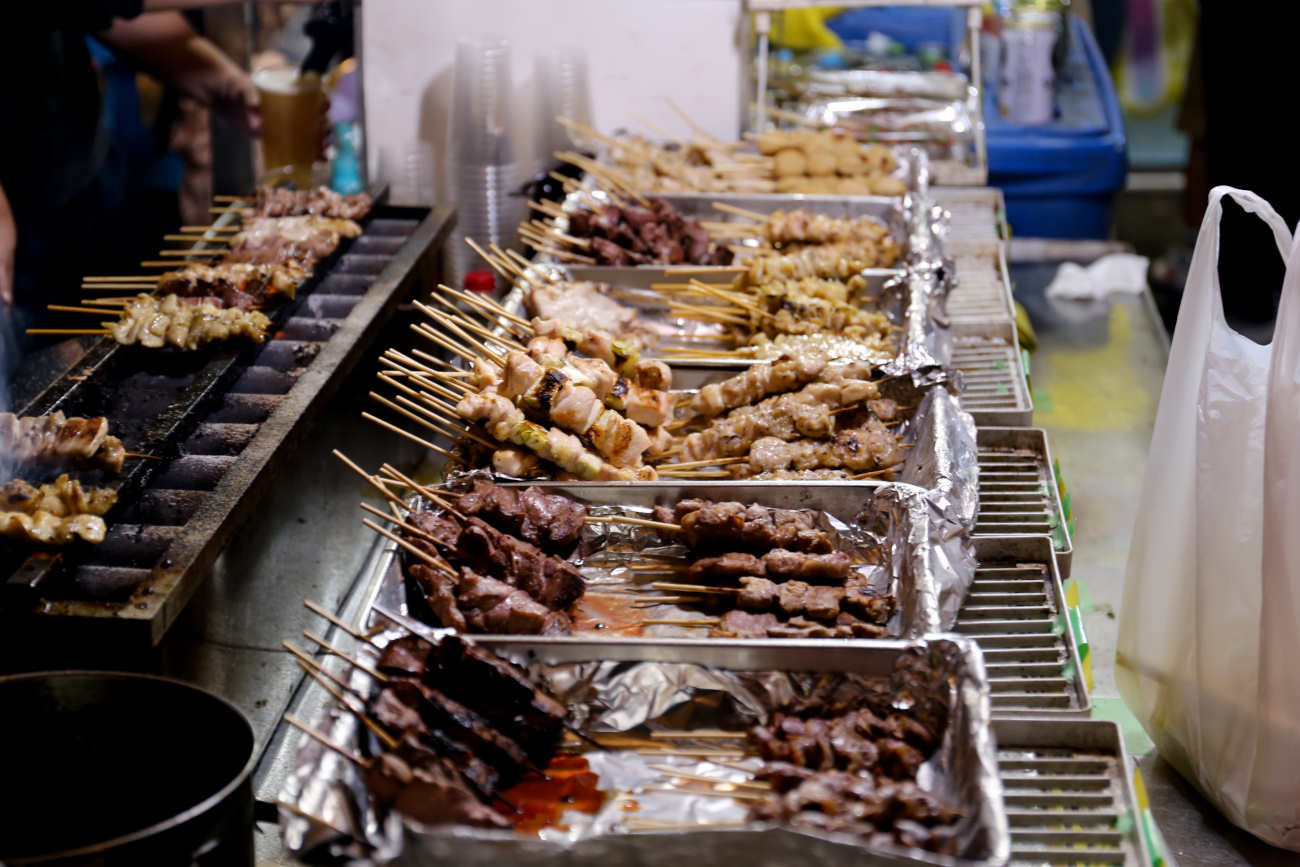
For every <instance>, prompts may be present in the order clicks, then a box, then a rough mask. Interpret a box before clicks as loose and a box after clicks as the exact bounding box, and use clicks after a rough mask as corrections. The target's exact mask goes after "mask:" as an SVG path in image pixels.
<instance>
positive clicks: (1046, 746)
mask: <svg viewBox="0 0 1300 867" xmlns="http://www.w3.org/2000/svg"><path fill="white" fill-rule="evenodd" d="M993 732H994V735H995V737H996V738H997V742H998V770H999V774H1000V776H1001V777H1002V792H1003V800H1004V801H1005V803H1006V807H1007V819H1008V821H1009V823H1010V826H1011V861H1012V863H1013V864H1025V865H1031V864H1032V865H1041V864H1097V865H1101V864H1123V865H1126V867H1150V865H1151V854H1150V851H1149V850H1148V849H1147V846H1146V844H1145V842H1144V841H1143V836H1142V831H1141V827H1142V819H1141V816H1140V815H1139V812H1140V811H1139V808H1138V802H1137V798H1136V797H1134V794H1133V785H1132V770H1131V768H1130V766H1129V762H1128V754H1127V752H1126V751H1125V749H1124V741H1123V738H1122V737H1121V736H1120V729H1119V726H1118V725H1116V724H1115V723H1113V722H1109V721H1107V720H1044V719H1033V720H1029V719H999V720H994V722H993Z"/></svg>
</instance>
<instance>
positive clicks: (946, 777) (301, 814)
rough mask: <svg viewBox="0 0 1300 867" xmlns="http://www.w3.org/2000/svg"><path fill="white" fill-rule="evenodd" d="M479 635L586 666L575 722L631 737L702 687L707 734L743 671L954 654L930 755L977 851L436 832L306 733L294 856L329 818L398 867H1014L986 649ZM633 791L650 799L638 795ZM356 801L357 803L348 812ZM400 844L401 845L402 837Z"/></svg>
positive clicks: (946, 642) (750, 679) (712, 834)
mask: <svg viewBox="0 0 1300 867" xmlns="http://www.w3.org/2000/svg"><path fill="white" fill-rule="evenodd" d="M409 628H410V629H411V631H414V632H417V633H419V634H424V635H425V636H426V637H429V638H431V639H436V636H432V635H430V634H429V633H428V632H427V630H425V629H423V628H421V627H420V625H419V624H409ZM392 634H396V633H395V632H394V633H392ZM476 641H478V643H482V644H489V645H490V646H492V647H494V648H495V649H497V650H498V651H501V652H506V653H507V654H508V655H511V656H513V657H515V658H517V659H519V660H520V661H524V662H529V663H534V664H535V666H536V667H534V668H533V671H534V672H536V673H538V674H539V675H541V676H542V677H543V678H544V679H545V680H547V681H548V682H549V683H550V684H551V685H552V686H555V685H556V684H562V683H564V682H566V680H568V681H570V682H571V681H572V679H573V678H574V677H576V676H577V673H578V671H577V668H578V667H581V671H582V672H583V675H584V678H590V677H595V678H596V680H595V681H593V682H594V683H595V684H596V688H595V693H594V695H592V693H591V689H590V687H586V686H584V687H583V688H582V693H583V694H584V695H585V696H586V697H585V699H584V698H583V697H581V696H574V697H572V698H570V697H566V696H563V695H561V698H562V700H565V702H566V704H568V706H569V707H570V709H571V711H570V712H571V716H573V717H575V718H578V717H586V718H590V719H598V720H603V721H604V724H598V725H597V726H595V727H594V728H592V729H591V731H593V732H594V731H598V730H599V731H632V730H635V729H637V728H639V727H640V726H641V725H642V724H643V723H644V722H650V721H653V720H656V719H659V718H660V717H662V716H663V715H664V713H665V712H666V711H669V710H672V711H673V712H674V717H673V719H674V722H673V723H672V724H671V727H674V728H678V727H681V726H680V725H678V724H677V722H676V720H677V719H681V718H682V717H681V716H680V711H681V710H682V706H683V705H684V704H685V703H690V702H693V701H694V693H695V691H696V690H697V689H700V690H703V692H702V694H703V695H706V696H708V698H707V701H706V702H705V704H704V705H701V706H700V709H701V711H702V713H700V714H697V715H693V716H696V717H697V719H693V720H690V721H689V722H687V724H686V726H685V727H686V728H688V729H689V728H694V727H696V726H701V727H707V723H706V722H704V719H703V718H706V717H707V715H708V713H709V712H708V711H707V710H706V709H704V708H705V707H706V706H713V705H714V704H715V702H716V700H717V699H716V697H717V692H716V690H718V689H720V688H721V689H724V690H725V689H728V688H729V687H728V684H731V683H735V684H737V685H739V684H740V683H741V680H738V679H737V677H736V675H737V674H739V675H740V677H741V678H744V679H745V682H746V683H757V682H758V681H755V680H754V678H755V677H764V676H763V675H761V674H758V675H745V674H743V673H745V672H757V673H761V672H768V671H773V672H842V673H855V674H868V675H879V674H887V673H889V672H891V671H892V670H893V667H894V664H895V661H896V660H897V659H898V658H899V656H900V655H902V654H904V653H916V652H921V653H926V654H930V655H931V656H932V657H933V656H934V654H936V653H938V654H945V653H948V652H951V653H952V655H951V656H947V657H946V658H947V659H948V660H950V661H948V662H943V663H941V664H943V665H945V666H948V665H950V666H951V668H950V669H947V670H949V671H950V674H949V676H948V677H946V678H942V679H941V682H943V683H945V684H949V686H948V688H947V694H946V695H942V694H927V695H930V696H931V697H932V698H936V699H938V700H941V701H944V702H945V703H947V704H948V706H949V708H950V711H949V719H948V727H947V731H946V732H945V734H944V740H943V743H942V745H941V746H940V748H939V751H938V752H937V753H936V755H935V756H934V757H932V758H931V759H930V760H929V766H930V767H932V768H933V769H934V771H935V773H936V775H937V777H936V779H935V780H934V781H933V783H932V784H931V785H933V786H941V787H943V788H945V789H946V790H947V792H948V795H949V797H950V798H952V799H954V800H956V801H957V802H958V803H959V805H960V806H961V807H962V808H963V809H964V810H965V811H966V814H967V816H968V819H967V820H966V824H965V826H964V833H963V837H964V838H965V840H966V841H967V845H968V847H969V848H968V852H969V854H970V856H971V857H967V858H953V857H948V856H941V855H936V854H933V853H929V852H924V851H921V850H915V849H904V848H901V847H897V846H894V845H889V846H881V847H873V848H867V847H865V846H864V845H863V844H862V841H861V840H860V839H857V838H850V837H845V836H842V835H835V834H813V833H807V832H796V831H792V830H790V829H788V828H785V827H774V826H770V825H757V824H755V825H744V826H741V827H730V828H725V829H713V830H708V829H701V830H689V831H688V830H681V829H673V830H672V831H671V832H669V831H646V830H634V831H628V830H625V829H626V825H625V824H624V823H619V824H618V825H614V826H611V827H609V830H608V832H606V833H603V834H594V835H588V836H579V837H578V838H577V839H576V840H573V839H571V840H568V841H564V842H561V841H558V840H540V839H537V838H531V837H523V836H521V835H516V834H514V833H510V832H504V833H503V832H490V831H481V830H478V829H473V828H467V827H458V826H450V827H444V828H425V827H420V826H418V825H416V824H415V823H410V822H408V823H404V826H403V827H402V828H401V829H400V830H398V829H396V828H395V827H394V823H393V822H391V821H388V822H385V821H383V820H382V818H380V817H377V816H376V815H375V814H374V811H373V809H371V808H370V807H368V806H367V802H368V798H367V797H366V794H365V792H364V790H363V788H362V787H361V786H360V784H359V781H358V779H357V775H356V772H355V769H354V768H352V767H351V766H350V765H348V764H347V763H345V762H340V761H337V760H336V758H337V757H335V756H332V755H331V754H328V753H323V752H322V750H321V749H320V748H319V747H318V746H317V745H315V743H314V742H312V741H309V740H307V739H305V737H304V738H301V739H298V758H297V762H296V766H297V767H296V770H295V771H294V773H292V774H291V775H290V776H289V778H288V780H287V782H286V784H285V787H284V789H283V790H282V792H281V795H280V802H281V804H282V806H283V811H282V821H283V824H284V826H285V835H286V841H287V843H288V846H289V848H290V849H291V850H293V851H295V852H298V853H301V852H302V850H303V849H304V848H306V847H307V845H308V844H309V842H310V841H311V840H313V839H325V838H326V837H327V836H329V835H322V834H321V833H320V831H321V829H322V825H323V823H324V822H329V823H330V824H331V825H333V826H334V827H335V828H338V829H339V830H340V831H342V832H344V833H346V831H345V829H348V828H350V829H351V830H352V831H353V832H354V833H353V837H354V838H356V839H360V838H361V836H363V835H364V836H365V838H366V840H367V842H369V843H370V844H372V845H377V844H385V843H386V844H387V845H386V846H385V847H384V855H385V857H384V858H382V859H377V860H388V857H395V858H396V860H395V861H393V862H392V863H397V864H428V863H443V862H444V861H445V862H446V863H456V864H461V865H479V864H483V865H489V864H502V863H510V864H559V863H563V864H568V865H587V864H592V865H597V864H598V865H602V867H603V865H608V864H638V865H676V864H678V863H680V862H681V860H682V859H683V858H690V859H692V860H694V861H702V862H704V863H724V862H727V863H729V862H731V861H733V860H736V859H752V860H755V861H756V862H757V863H769V864H785V863H795V862H796V861H797V862H798V863H810V864H827V865H831V864H834V865H839V864H845V865H850V864H862V863H864V862H863V858H864V856H866V857H869V858H870V861H869V863H871V864H885V865H914V864H934V865H947V867H963V865H969V867H974V865H990V867H991V865H1001V864H1005V863H1006V862H1007V857H1008V852H1009V833H1008V827H1007V823H1006V818H1005V816H1004V814H1003V807H1002V793H1001V787H1000V784H999V781H998V778H997V766H996V762H995V747H994V745H993V742H992V739H991V737H990V729H989V714H988V703H987V691H986V689H985V686H984V675H983V664H982V660H981V657H980V653H979V650H978V648H977V647H976V646H975V645H974V644H973V643H971V642H969V641H967V640H965V639H962V638H960V637H957V636H932V637H930V638H928V639H923V640H917V641H911V642H901V641H893V642H871V643H865V642H849V643H845V644H840V645H835V646H828V645H826V644H824V643H818V642H761V641H755V642H750V641H732V642H714V641H710V642H702V641H692V640H678V641H644V640H641V641H638V640H622V641H603V642H593V641H583V640H573V639H550V640H542V641H539V640H535V639H533V640H517V639H503V640H492V641H490V642H488V641H482V640H478V639H476ZM611 663H621V664H618V665H612V664H611ZM592 664H595V665H594V666H593V665H592ZM597 666H598V667H597ZM643 672H644V674H643ZM352 680H353V683H354V685H356V686H358V687H359V688H360V689H361V690H363V691H365V690H367V689H369V688H370V686H371V684H370V682H369V679H368V678H367V677H365V675H363V674H360V673H354V674H353V678H352ZM767 680H768V681H769V682H771V683H773V684H778V683H785V682H786V680H785V678H775V679H773V678H770V677H769V678H767ZM643 681H644V682H645V683H654V684H656V685H657V686H658V688H650V689H649V690H647V689H632V688H630V684H631V683H633V682H643ZM586 682H588V681H587V680H585V679H584V683H586ZM694 684H700V685H699V686H696V685H694ZM787 688H788V687H787ZM309 689H312V690H318V689H319V687H318V686H316V685H314V684H313V685H311V686H309ZM924 697H925V696H918V697H917V698H918V699H923V698H924ZM661 699H662V700H661ZM755 710H758V709H757V708H755ZM612 712H617V717H613V713H612ZM758 712H759V713H761V712H762V711H761V710H759V711H758ZM689 716H692V715H688V718H689ZM317 728H318V729H324V730H327V731H329V732H330V736H331V737H332V738H333V739H334V740H335V741H338V742H342V743H345V744H347V743H355V742H356V739H357V728H358V727H357V725H356V723H355V721H354V720H353V719H352V717H351V716H349V715H347V714H342V713H339V712H338V711H334V712H333V713H331V714H329V715H328V716H327V719H326V720H324V721H323V722H318V724H317ZM631 794H634V795H637V796H638V797H642V798H644V797H645V796H642V795H640V794H639V793H638V792H632V793H631ZM349 806H351V807H352V810H351V811H350V812H349V810H348V807H349ZM610 808H612V805H610ZM309 817H316V818H315V819H312V818H309ZM362 817H364V818H363V822H364V823H363V824H358V822H357V819H358V818H362ZM598 820H599V814H598V817H597V821H598ZM335 822H337V824H334V823H335ZM335 836H337V835H335ZM395 837H400V842H399V841H398V840H397V839H394V838H395ZM398 849H400V854H399V853H398Z"/></svg>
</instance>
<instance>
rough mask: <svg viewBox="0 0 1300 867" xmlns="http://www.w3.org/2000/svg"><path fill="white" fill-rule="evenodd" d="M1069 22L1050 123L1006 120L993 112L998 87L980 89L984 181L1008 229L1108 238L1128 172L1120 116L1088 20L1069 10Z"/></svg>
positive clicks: (1017, 232)
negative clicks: (1000, 204)
mask: <svg viewBox="0 0 1300 867" xmlns="http://www.w3.org/2000/svg"><path fill="white" fill-rule="evenodd" d="M1069 21H1070V26H1069V38H1070V47H1069V53H1068V55H1067V59H1066V62H1065V68H1064V69H1063V71H1062V73H1061V75H1060V76H1059V78H1058V80H1057V86H1056V94H1057V111H1056V119H1055V120H1054V121H1053V122H1052V123H1050V124H1047V125H1045V126H1022V125H1018V124H1013V123H1008V122H1006V121H1004V120H1002V118H1001V117H1000V116H999V114H998V111H997V94H996V93H993V92H986V93H985V100H984V117H985V131H986V140H987V142H988V155H989V185H990V186H994V187H1000V188H1001V189H1002V192H1003V195H1004V196H1005V197H1006V201H1007V222H1008V223H1010V224H1011V231H1012V234H1014V235H1022V236H1025V237H1033V238H1105V237H1107V235H1108V234H1109V233H1110V224H1111V213H1112V210H1113V206H1114V203H1115V194H1116V193H1118V192H1119V191H1120V189H1122V188H1123V186H1124V177H1125V175H1126V174H1127V171H1128V157H1127V153H1126V148H1127V145H1126V141H1125V138H1124V117H1123V115H1122V114H1121V113H1120V107H1119V100H1118V99H1117V98H1116V95H1115V87H1114V84H1113V83H1112V82H1111V79H1110V73H1109V71H1108V70H1107V69H1106V63H1105V61H1104V60H1103V59H1102V56H1101V51H1100V49H1098V48H1097V42H1096V40H1095V39H1093V36H1092V33H1091V32H1090V31H1089V30H1088V28H1087V26H1086V25H1085V24H1084V23H1083V22H1082V21H1081V20H1079V18H1078V17H1077V16H1074V15H1071V16H1070V18H1069Z"/></svg>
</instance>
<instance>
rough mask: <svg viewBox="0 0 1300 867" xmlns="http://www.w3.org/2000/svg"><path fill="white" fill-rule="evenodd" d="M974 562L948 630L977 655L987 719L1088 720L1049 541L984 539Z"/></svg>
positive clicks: (1041, 538)
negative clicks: (971, 644) (987, 691)
mask: <svg viewBox="0 0 1300 867" xmlns="http://www.w3.org/2000/svg"><path fill="white" fill-rule="evenodd" d="M975 560H976V563H977V564H978V566H977V568H976V570H975V581H974V582H973V583H972V584H971V588H970V591H969V592H968V593H967V594H966V599H965V602H964V603H963V604H962V607H961V611H960V612H959V613H958V615H957V626H956V627H955V631H956V632H960V633H961V634H963V635H966V636H967V637H969V638H973V639H975V640H976V641H978V642H979V645H980V648H981V649H982V650H983V651H984V660H985V666H986V668H987V670H988V673H989V685H990V688H991V689H992V698H991V701H992V704H993V712H994V714H997V715H1015V716H1038V715H1047V716H1070V717H1087V716H1088V714H1089V713H1090V712H1091V710H1092V700H1091V698H1090V697H1089V696H1088V687H1087V684H1086V683H1085V682H1084V679H1083V664H1082V659H1081V657H1080V655H1079V647H1078V645H1077V644H1076V643H1075V640H1074V631H1073V630H1072V629H1070V628H1069V617H1068V614H1067V612H1066V604H1065V593H1064V591H1063V590H1062V587H1061V575H1060V572H1059V570H1058V569H1057V567H1056V558H1055V556H1053V554H1052V543H1051V540H1050V539H1048V538H1047V537H1046V536H1036V537H1031V536H983V537H980V538H977V539H976V540H975Z"/></svg>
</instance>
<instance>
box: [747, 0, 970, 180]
mask: <svg viewBox="0 0 1300 867" xmlns="http://www.w3.org/2000/svg"><path fill="white" fill-rule="evenodd" d="M819 5H823V4H820V3H818V2H816V0H745V7H746V9H747V10H748V11H749V12H750V13H751V14H750V16H749V19H750V29H751V35H752V37H753V41H754V53H755V57H754V102H755V114H754V117H753V127H754V129H756V130H758V131H760V132H761V131H762V130H764V129H766V128H767V114H766V112H765V111H764V110H763V106H764V105H766V104H767V89H768V72H767V55H768V50H769V48H770V37H771V33H772V13H773V12H783V11H785V10H787V9H803V8H808V7H811V6H819ZM837 5H838V6H840V7H842V8H849V9H859V8H865V7H871V6H875V7H884V6H931V7H946V8H952V9H965V10H966V37H967V40H968V45H967V51H968V52H969V54H970V75H971V82H972V84H973V86H974V92H975V96H974V98H973V99H972V100H971V105H970V109H971V116H972V117H973V118H974V121H975V165H974V167H973V168H971V169H970V170H968V171H959V172H956V173H954V175H953V177H951V178H941V179H940V180H941V181H942V182H947V183H952V184H958V185H961V186H983V185H984V184H985V183H986V181H987V178H988V150H987V146H986V144H985V139H984V120H983V117H984V100H983V93H982V82H983V65H982V60H981V57H980V31H981V29H982V28H983V26H984V11H983V7H984V4H983V3H982V2H981V0H847V2H845V3H839V4H837ZM962 168H965V167H962Z"/></svg>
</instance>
